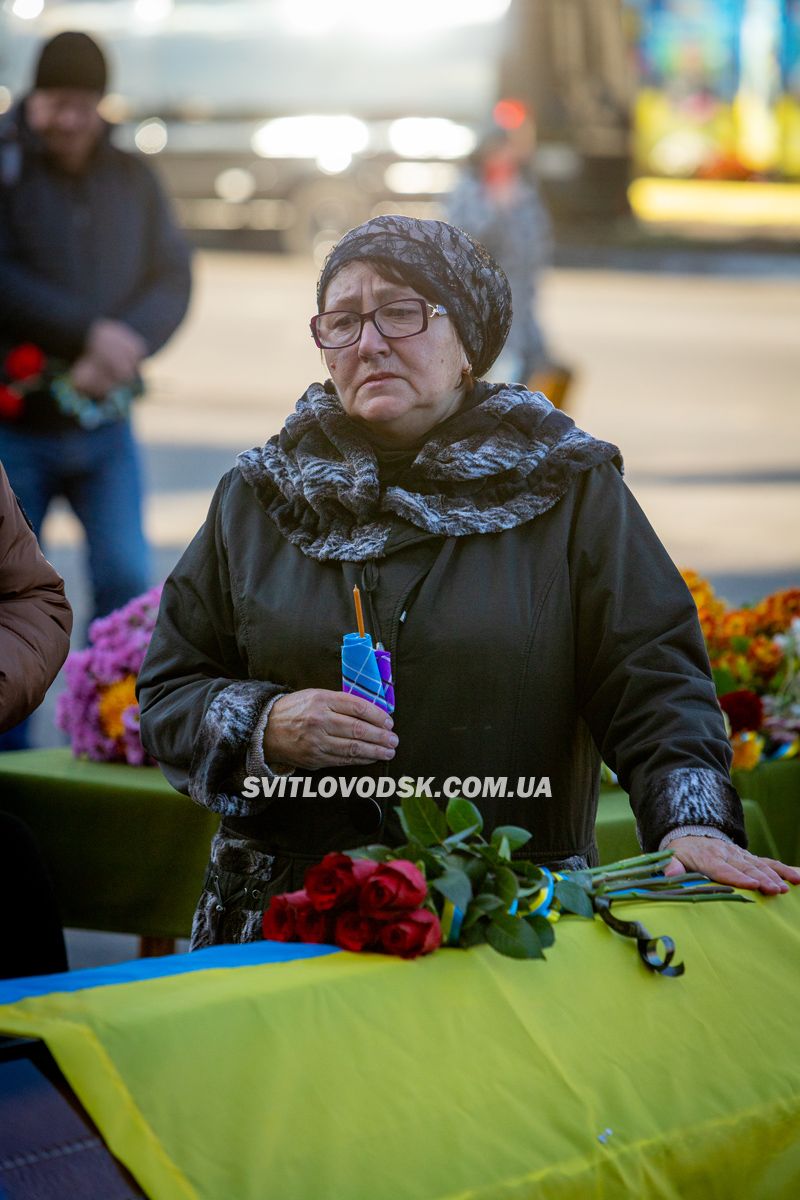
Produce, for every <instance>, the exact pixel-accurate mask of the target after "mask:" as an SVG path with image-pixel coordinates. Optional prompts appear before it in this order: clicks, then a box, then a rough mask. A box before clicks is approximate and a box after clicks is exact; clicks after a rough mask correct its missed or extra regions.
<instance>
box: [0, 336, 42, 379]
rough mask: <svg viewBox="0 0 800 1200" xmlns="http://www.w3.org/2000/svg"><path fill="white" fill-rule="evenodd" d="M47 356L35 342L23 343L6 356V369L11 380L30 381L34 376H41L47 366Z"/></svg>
mask: <svg viewBox="0 0 800 1200" xmlns="http://www.w3.org/2000/svg"><path fill="white" fill-rule="evenodd" d="M45 362H46V359H45V356H44V354H42V351H41V350H40V349H39V347H38V346H34V344H33V342H23V343H22V345H21V346H15V347H14V348H13V350H9V352H8V354H7V355H6V361H5V368H6V372H7V374H8V377H9V379H30V378H31V376H32V375H41V373H42V371H43V370H44V366H45Z"/></svg>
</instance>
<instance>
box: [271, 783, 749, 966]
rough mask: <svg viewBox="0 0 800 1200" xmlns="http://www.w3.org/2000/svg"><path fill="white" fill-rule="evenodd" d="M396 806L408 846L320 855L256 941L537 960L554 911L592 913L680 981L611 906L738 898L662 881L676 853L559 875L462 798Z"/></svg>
mask: <svg viewBox="0 0 800 1200" xmlns="http://www.w3.org/2000/svg"><path fill="white" fill-rule="evenodd" d="M396 811H397V814H398V816H399V818H400V822H401V825H402V827H403V831H404V833H405V836H406V838H407V841H406V843H405V844H404V845H402V846H398V847H396V848H390V847H389V846H379V845H375V846H362V847H361V848H360V849H357V850H353V851H351V852H350V853H349V854H339V853H335V854H326V855H325V857H324V858H323V860H322V862H320V863H318V864H316V865H315V866H312V867H309V869H308V870H307V871H306V876H305V887H304V888H302V889H301V890H300V891H298V892H285V893H283V894H282V895H280V896H273V897H272V898H271V900H270V902H269V906H268V908H267V910H266V912H265V913H264V923H263V931H264V937H265V938H267V939H268V940H272V941H278V942H290V941H301V942H325V943H328V944H333V945H336V946H340V947H341V948H342V949H343V950H351V951H356V952H359V951H362V950H374V951H379V952H382V953H384V954H396V955H399V956H400V957H401V958H416V957H417V956H418V955H420V954H428V953H430V951H431V950H435V949H437V947H438V946H440V945H441V944H442V943H443V942H445V943H446V944H447V945H448V946H462V947H467V946H476V945H479V944H480V943H482V942H488V944H489V945H490V946H492V948H493V949H494V950H497V951H498V952H499V953H500V954H506V955H509V956H510V957H512V958H544V950H545V949H546V948H547V947H549V946H552V945H553V943H554V941H555V931H554V924H555V922H556V921H557V920H558V918H559V916H560V915H561V914H562V913H576V914H578V915H580V916H583V917H594V916H595V915H599V916H600V917H601V918H602V920H603V921H605V923H606V924H607V925H609V926H610V927H611V928H612V929H614V930H615V931H616V932H617V933H622V934H624V935H625V936H627V937H631V938H634V939H635V940H636V944H637V948H638V951H639V955H640V957H641V959H642V961H643V962H644V964H645V965H646V966H647V967H648V968H649V969H650V970H653V971H658V972H661V973H662V974H665V975H680V974H681V973H682V972H683V966H682V965H677V964H676V965H675V966H672V965H671V961H672V957H673V954H674V946H673V945H672V942H671V941H670V939H669V938H667V937H661V938H651V936H650V934H649V933H648V932H647V930H646V929H645V928H644V927H643V926H642V925H641V924H640V923H639V922H638V921H621V920H620V919H619V918H618V917H617V916H616V915H613V914H612V912H611V905H612V903H614V902H615V901H622V900H630V899H633V898H642V899H648V900H744V897H743V896H739V895H738V894H737V893H735V892H734V890H733V888H729V887H726V886H725V885H723V884H714V883H712V882H711V881H710V880H708V879H706V878H705V877H704V876H698V875H694V874H690V875H686V876H685V877H684V878H682V879H681V880H680V881H676V880H675V879H674V878H667V877H666V876H664V875H663V874H662V873H661V871H662V868H663V867H664V865H665V864H666V863H667V862H668V861H669V860H670V858H671V857H672V855H671V854H670V852H669V851H668V850H665V851H663V852H658V853H656V854H643V855H640V856H638V857H637V858H631V859H626V860H625V861H624V862H619V863H613V864H611V865H610V866H604V867H595V868H592V869H587V870H585V871H569V872H564V873H563V874H556V873H555V872H552V871H549V870H548V869H547V867H540V866H537V865H536V864H534V863H532V862H527V861H526V860H525V859H520V858H514V857H513V852H514V851H515V850H517V849H519V848H520V847H521V846H524V845H525V844H526V842H528V841H529V840H530V837H531V835H530V833H529V832H528V831H527V829H520V828H519V827H517V826H516V825H504V826H500V827H498V828H497V829H495V830H494V832H493V833H492V835H491V838H490V839H489V840H488V841H487V840H486V839H485V838H484V837H483V836H482V832H481V831H482V829H483V818H482V816H481V814H480V812H479V810H478V809H477V808H476V807H475V805H474V804H472V803H471V802H470V801H469V800H464V799H462V798H461V797H456V798H454V799H452V800H450V802H449V804H448V805H447V809H446V810H445V811H443V810H442V809H440V808H439V807H438V805H437V804H436V803H435V801H434V800H432V799H430V798H429V797H427V796H412V797H410V798H409V799H406V800H404V801H403V803H402V806H401V807H400V808H398V809H397V810H396Z"/></svg>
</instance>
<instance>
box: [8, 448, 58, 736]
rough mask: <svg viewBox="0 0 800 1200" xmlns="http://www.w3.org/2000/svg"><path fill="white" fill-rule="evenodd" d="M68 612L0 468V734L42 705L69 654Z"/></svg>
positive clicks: (56, 582) (54, 575) (56, 575)
mask: <svg viewBox="0 0 800 1200" xmlns="http://www.w3.org/2000/svg"><path fill="white" fill-rule="evenodd" d="M71 631H72V609H71V608H70V606H69V603H68V601H67V599H66V597H65V596H64V582H63V580H62V579H61V576H60V575H58V574H57V573H56V571H55V570H54V569H53V568H52V567H51V566H50V563H49V562H48V561H47V559H46V558H45V557H44V555H43V554H42V552H41V550H40V549H39V543H38V542H37V540H36V537H35V535H34V532H33V530H32V529H31V527H30V525H29V524H28V522H27V521H26V519H25V517H24V515H23V513H22V510H21V509H20V506H19V504H18V503H17V498H16V496H15V495H14V493H13V492H12V490H11V486H10V484H9V482H8V479H7V477H6V473H5V471H4V470H3V467H2V465H0V733H2V732H4V731H5V730H6V729H11V728H12V726H14V725H17V724H18V723H19V722H20V721H21V720H23V718H24V717H27V716H28V714H29V713H31V712H33V710H34V709H35V708H37V707H38V705H39V704H41V702H42V700H43V699H44V694H45V692H46V691H47V689H48V688H49V686H50V684H51V683H52V682H53V680H54V679H55V677H56V675H57V674H58V672H59V669H60V668H61V664H62V663H63V662H64V659H65V658H66V657H67V651H68V650H69V635H70V632H71Z"/></svg>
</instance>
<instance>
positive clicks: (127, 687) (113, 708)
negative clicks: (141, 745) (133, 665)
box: [97, 675, 136, 738]
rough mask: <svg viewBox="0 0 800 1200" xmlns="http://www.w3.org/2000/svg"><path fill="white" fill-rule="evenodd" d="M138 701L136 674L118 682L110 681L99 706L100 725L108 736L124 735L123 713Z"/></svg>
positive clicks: (117, 736)
mask: <svg viewBox="0 0 800 1200" xmlns="http://www.w3.org/2000/svg"><path fill="white" fill-rule="evenodd" d="M135 703H136V676H135V675H126V676H125V678H124V679H120V680H119V681H118V682H117V683H110V684H109V685H108V687H106V688H104V689H103V692H102V695H101V696H100V702H99V704H98V706H97V711H98V715H99V717H100V725H101V726H102V729H103V733H105V735H106V737H110V738H119V737H122V734H123V732H124V726H123V724H122V714H123V713H124V712H125V709H126V708H130V706H131V705H132V704H135Z"/></svg>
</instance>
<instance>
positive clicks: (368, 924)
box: [333, 910, 381, 953]
mask: <svg viewBox="0 0 800 1200" xmlns="http://www.w3.org/2000/svg"><path fill="white" fill-rule="evenodd" d="M380 928H381V927H380V926H379V925H378V923H377V921H373V920H372V919H371V918H370V917H362V915H361V913H357V912H355V911H354V910H351V911H350V912H343V913H341V914H340V915H339V916H338V917H337V918H336V928H335V930H334V934H333V940H334V942H335V943H336V945H337V946H341V947H342V949H343V950H353V951H355V952H356V953H358V952H359V951H361V950H366V949H367V948H368V947H370V946H377V944H378V935H379V932H380Z"/></svg>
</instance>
